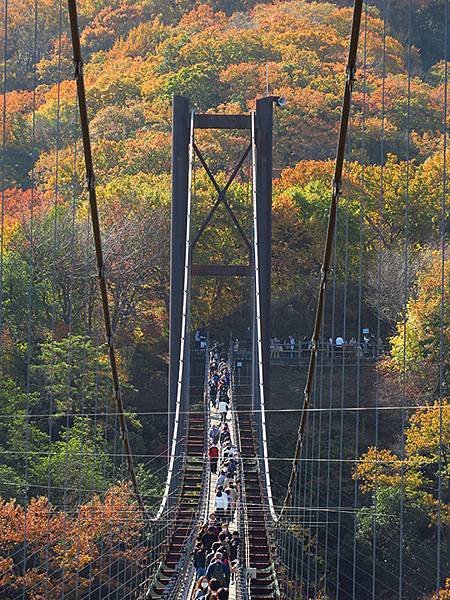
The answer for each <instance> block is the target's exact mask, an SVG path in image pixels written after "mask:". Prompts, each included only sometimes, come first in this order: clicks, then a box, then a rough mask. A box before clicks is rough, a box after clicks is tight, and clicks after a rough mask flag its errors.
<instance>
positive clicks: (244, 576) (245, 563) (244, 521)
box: [230, 352, 250, 600]
mask: <svg viewBox="0 0 450 600" xmlns="http://www.w3.org/2000/svg"><path fill="white" fill-rule="evenodd" d="M230 356H231V357H232V352H231V353H230ZM231 364H233V360H231ZM234 375H235V373H234V369H232V371H231V407H232V409H231V415H232V419H233V427H234V431H235V436H236V441H237V443H238V448H239V451H240V449H241V448H242V446H241V432H240V428H239V419H238V415H237V412H236V404H235V394H234V385H235V384H234ZM238 473H239V481H240V485H239V506H238V507H237V528H238V531H240V532H243V542H242V547H241V553H240V557H239V559H240V570H239V577H237V580H236V586H237V592H238V597H239V598H241V599H242V600H249V598H250V595H249V589H250V586H249V578H248V567H249V566H250V550H249V545H248V543H247V542H248V539H249V531H248V511H247V500H246V498H247V496H246V490H245V473H244V468H243V464H242V455H240V460H239V462H238Z"/></svg>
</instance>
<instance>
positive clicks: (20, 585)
mask: <svg viewBox="0 0 450 600" xmlns="http://www.w3.org/2000/svg"><path fill="white" fill-rule="evenodd" d="M141 534H142V519H141V515H140V512H139V509H138V507H137V504H136V502H135V501H134V500H133V497H132V494H131V493H130V490H129V488H128V487H127V486H126V485H116V486H114V487H112V488H111V489H110V490H108V492H107V493H106V494H105V495H104V497H103V498H100V497H99V496H94V497H93V498H92V499H91V500H90V501H89V502H87V503H86V504H83V505H81V506H80V507H79V509H78V510H77V511H76V512H75V513H74V514H67V513H66V512H65V511H63V510H59V509H57V508H56V507H55V506H53V505H52V504H51V503H50V502H49V501H48V500H47V498H45V497H43V496H38V497H35V498H32V499H31V500H30V502H29V504H28V506H27V507H26V509H24V507H23V506H21V505H20V504H18V503H17V502H16V501H15V500H9V501H7V500H1V501H0V556H1V559H0V571H1V572H0V590H1V596H2V598H15V597H17V595H18V594H19V592H22V590H25V591H26V597H27V598H29V599H30V600H41V599H44V598H47V599H49V600H51V599H55V600H56V598H61V596H62V595H64V594H65V593H68V592H69V591H70V592H72V590H75V589H77V590H78V593H79V594H80V597H84V596H85V594H86V593H87V592H88V591H91V592H92V594H98V591H99V589H101V588H102V586H104V589H105V590H106V589H107V588H108V586H109V587H110V588H111V586H112V588H111V589H117V590H118V591H119V592H120V594H125V593H126V591H127V577H129V573H130V572H131V570H132V569H134V570H135V571H137V570H141V569H142V568H143V566H144V564H145V555H146V548H145V545H143V544H142V543H141V539H142V538H141ZM24 565H26V567H25V568H24ZM112 574H113V576H112Z"/></svg>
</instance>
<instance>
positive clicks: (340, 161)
mask: <svg viewBox="0 0 450 600" xmlns="http://www.w3.org/2000/svg"><path fill="white" fill-rule="evenodd" d="M362 4H363V0H355V3H354V6H353V20H352V29H351V36H350V48H349V53H348V62H347V68H346V81H345V90H344V99H343V103H342V111H341V122H340V128H339V138H338V145H337V153H336V162H335V169H334V178H333V192H332V196H331V205H330V213H329V218H328V228H327V235H326V240H325V250H324V255H323V261H322V267H321V280H320V286H319V292H318V298H317V308H316V317H315V321H314V331H313V335H312V339H311V356H310V361H309V367H308V373H307V376H306V385H305V390H304V400H303V408H304V409H307V408H308V406H309V403H310V400H311V393H312V388H313V382H314V375H315V370H316V362H317V354H318V348H319V338H320V331H321V327H322V316H323V310H324V300H325V289H326V285H327V280H328V274H329V272H330V263H331V255H332V248H333V239H334V233H335V229H336V215H337V205H338V201H339V197H340V195H341V185H342V170H343V165H344V155H345V144H346V139H347V129H348V122H349V116H350V105H351V97H352V91H353V85H354V82H355V73H356V55H357V49H358V40H359V31H360V25H361V15H362ZM306 420H307V412H306V410H304V411H303V412H302V416H301V419H300V425H299V428H298V434H297V443H296V448H295V455H294V460H293V463H292V469H291V476H290V478H289V483H288V488H287V492H286V497H285V499H284V503H283V508H282V510H281V514H280V518H281V516H282V515H283V512H284V510H285V508H286V506H287V505H288V504H289V502H290V499H291V496H292V493H293V489H294V483H295V479H296V476H297V465H298V463H299V461H300V456H301V451H302V446H303V440H304V432H305V426H306Z"/></svg>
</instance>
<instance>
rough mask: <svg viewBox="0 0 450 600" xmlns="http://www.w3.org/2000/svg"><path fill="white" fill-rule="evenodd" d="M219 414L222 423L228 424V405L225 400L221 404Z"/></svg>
mask: <svg viewBox="0 0 450 600" xmlns="http://www.w3.org/2000/svg"><path fill="white" fill-rule="evenodd" d="M219 413H220V422H221V423H223V424H225V423H226V422H227V413H228V403H227V402H226V401H225V400H224V399H222V400H221V401H220V402H219Z"/></svg>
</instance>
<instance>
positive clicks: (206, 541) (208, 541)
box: [201, 527, 217, 552]
mask: <svg viewBox="0 0 450 600" xmlns="http://www.w3.org/2000/svg"><path fill="white" fill-rule="evenodd" d="M201 541H202V544H203V547H204V548H205V550H206V551H207V552H211V548H212V545H213V544H214V542H217V530H216V528H215V527H208V530H207V532H206V533H204V534H203V535H202V540H201Z"/></svg>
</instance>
